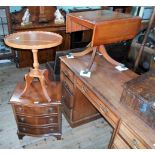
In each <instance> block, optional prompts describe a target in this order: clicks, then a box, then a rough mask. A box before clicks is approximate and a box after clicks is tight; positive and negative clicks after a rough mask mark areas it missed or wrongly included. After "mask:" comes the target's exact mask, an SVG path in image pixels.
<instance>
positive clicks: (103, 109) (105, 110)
mask: <svg viewBox="0 0 155 155" xmlns="http://www.w3.org/2000/svg"><path fill="white" fill-rule="evenodd" d="M100 110H101V111H103V112H104V113H108V110H107V109H106V108H102V107H100Z"/></svg>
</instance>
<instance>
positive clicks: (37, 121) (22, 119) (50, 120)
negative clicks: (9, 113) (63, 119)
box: [16, 115, 59, 126]
mask: <svg viewBox="0 0 155 155" xmlns="http://www.w3.org/2000/svg"><path fill="white" fill-rule="evenodd" d="M16 117H17V122H18V123H22V124H23V123H24V124H25V123H26V124H29V125H34V126H37V125H49V124H57V125H58V120H59V119H58V115H56V116H43V117H34V116H24V115H16Z"/></svg>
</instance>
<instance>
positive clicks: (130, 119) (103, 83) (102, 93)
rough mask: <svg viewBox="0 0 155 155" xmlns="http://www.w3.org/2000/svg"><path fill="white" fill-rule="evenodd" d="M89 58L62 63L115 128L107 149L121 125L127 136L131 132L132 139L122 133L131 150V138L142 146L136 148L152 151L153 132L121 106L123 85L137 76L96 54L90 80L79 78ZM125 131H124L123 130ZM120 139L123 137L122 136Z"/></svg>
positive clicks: (84, 57)
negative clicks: (119, 68)
mask: <svg viewBox="0 0 155 155" xmlns="http://www.w3.org/2000/svg"><path fill="white" fill-rule="evenodd" d="M90 59H91V56H90V55H85V56H83V57H80V58H75V59H67V58H66V57H61V61H62V62H63V63H65V65H67V66H68V68H69V69H70V70H71V71H72V72H73V73H74V74H75V77H74V82H75V85H76V87H78V89H79V90H80V91H81V92H82V93H83V94H84V95H85V96H86V97H87V98H88V100H89V101H90V102H91V104H93V105H94V106H95V107H96V108H97V109H98V111H99V112H100V113H101V114H102V115H103V116H104V117H105V118H106V119H107V121H108V122H109V123H110V124H111V125H112V126H113V128H114V129H115V130H114V133H113V138H112V140H111V143H110V145H109V147H112V146H113V145H112V144H113V141H114V140H115V137H116V135H117V134H119V133H121V131H120V130H121V129H122V126H125V129H126V128H127V130H129V134H130V133H131V135H132V137H131V135H129V134H128V133H127V132H126V131H124V132H126V133H127V134H128V136H129V137H130V141H129V142H128V143H127V145H128V146H129V147H130V148H134V147H135V145H134V146H133V145H131V143H132V141H134V142H135V140H134V139H136V143H137V141H138V143H139V142H140V144H142V145H139V148H144V147H145V148H155V146H154V144H155V131H154V130H153V129H152V128H150V127H149V126H148V125H147V124H146V123H145V122H144V121H142V120H141V119H140V118H139V117H138V116H136V115H135V114H134V113H133V112H132V111H131V110H130V109H129V108H126V107H124V106H123V105H122V104H121V103H120V97H121V94H122V91H123V84H124V83H125V82H127V81H129V80H131V79H133V78H135V77H137V76H138V75H137V74H135V73H134V72H132V71H130V70H127V71H124V72H120V71H118V70H116V69H115V68H114V66H113V65H111V64H110V63H108V62H107V61H105V59H104V58H103V57H102V56H99V55H97V56H96V57H95V60H94V63H93V66H92V72H93V73H94V74H92V75H91V77H90V78H85V77H81V76H80V74H79V73H80V71H81V70H83V69H84V68H85V67H86V66H87V63H88V62H89V61H90ZM80 83H82V84H80ZM121 124H123V125H121ZM137 124H138V125H137ZM120 126H121V129H120ZM125 129H124V128H123V130H125ZM121 135H122V133H121ZM122 136H123V137H124V135H122ZM122 139H124V138H122ZM142 146H143V147H142Z"/></svg>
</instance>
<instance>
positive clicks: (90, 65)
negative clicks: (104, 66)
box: [85, 47, 97, 72]
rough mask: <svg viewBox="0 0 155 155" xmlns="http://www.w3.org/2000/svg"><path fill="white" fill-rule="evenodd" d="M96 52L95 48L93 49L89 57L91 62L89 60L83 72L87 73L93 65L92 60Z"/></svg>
mask: <svg viewBox="0 0 155 155" xmlns="http://www.w3.org/2000/svg"><path fill="white" fill-rule="evenodd" d="M96 51H97V47H93V53H92V56H91V60H90V63H89V65H88V67H87V69H86V70H85V72H89V71H90V69H91V67H92V65H93V61H94V58H95V54H96Z"/></svg>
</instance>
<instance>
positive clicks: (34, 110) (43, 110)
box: [14, 104, 59, 116]
mask: <svg viewBox="0 0 155 155" xmlns="http://www.w3.org/2000/svg"><path fill="white" fill-rule="evenodd" d="M14 110H15V112H16V113H17V114H27V115H34V116H35V115H36V116H37V115H49V114H58V110H59V105H45V106H41V105H31V106H29V105H18V104H14Z"/></svg>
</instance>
